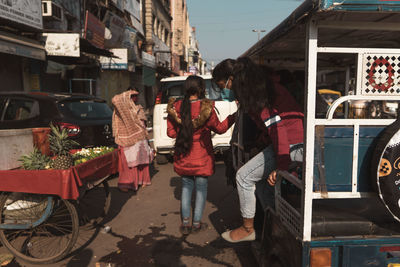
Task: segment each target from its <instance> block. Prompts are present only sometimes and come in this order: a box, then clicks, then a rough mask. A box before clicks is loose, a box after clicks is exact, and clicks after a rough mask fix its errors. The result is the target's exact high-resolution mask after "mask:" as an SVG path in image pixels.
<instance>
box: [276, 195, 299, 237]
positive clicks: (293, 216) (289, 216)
mask: <svg viewBox="0 0 400 267" xmlns="http://www.w3.org/2000/svg"><path fill="white" fill-rule="evenodd" d="M275 201H276V211H277V213H278V215H279V217H280V219H281V221H282V223H283V224H284V225H285V226H286V227H287V229H288V230H289V231H290V232H291V233H292V234H293V235H295V236H296V237H298V238H300V237H301V236H302V233H301V216H300V213H299V212H298V211H297V210H296V209H295V208H293V207H292V206H291V205H290V204H289V203H287V201H286V200H284V199H283V198H282V197H281V196H280V195H277V196H275Z"/></svg>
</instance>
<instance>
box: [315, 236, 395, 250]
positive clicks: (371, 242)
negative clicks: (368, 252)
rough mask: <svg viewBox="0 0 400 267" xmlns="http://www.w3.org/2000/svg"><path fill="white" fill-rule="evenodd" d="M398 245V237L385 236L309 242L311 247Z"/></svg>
mask: <svg viewBox="0 0 400 267" xmlns="http://www.w3.org/2000/svg"><path fill="white" fill-rule="evenodd" d="M374 244H379V245H392V244H397V245H400V237H385V238H378V237H377V238H372V237H370V238H368V239H367V238H365V239H355V238H354V239H344V238H342V239H329V240H316V241H311V242H310V247H311V248H316V247H332V246H350V245H351V246H354V245H360V246H367V245H374Z"/></svg>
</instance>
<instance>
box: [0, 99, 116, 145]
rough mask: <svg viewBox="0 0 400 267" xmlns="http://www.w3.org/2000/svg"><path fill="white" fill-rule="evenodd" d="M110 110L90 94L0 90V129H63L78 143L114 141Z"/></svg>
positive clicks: (106, 143)
mask: <svg viewBox="0 0 400 267" xmlns="http://www.w3.org/2000/svg"><path fill="white" fill-rule="evenodd" d="M111 121H112V110H111V109H110V107H109V106H108V105H107V103H106V101H105V100H103V99H100V98H97V97H94V96H89V95H79V94H56V93H43V92H0V129H20V128H39V127H49V124H50V122H53V123H54V124H56V125H58V126H60V127H61V128H65V129H67V132H68V135H69V136H70V137H71V139H73V140H75V141H77V142H78V143H79V144H80V145H81V146H82V147H92V146H102V145H105V146H109V145H114V141H113V138H112V129H111Z"/></svg>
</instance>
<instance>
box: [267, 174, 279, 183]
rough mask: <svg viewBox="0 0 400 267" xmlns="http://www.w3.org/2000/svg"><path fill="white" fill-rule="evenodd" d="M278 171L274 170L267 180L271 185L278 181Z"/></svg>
mask: <svg viewBox="0 0 400 267" xmlns="http://www.w3.org/2000/svg"><path fill="white" fill-rule="evenodd" d="M276 171H277V170H273V171H272V172H271V173H270V174H269V176H268V179H267V181H268V183H269V185H270V186H275V183H276Z"/></svg>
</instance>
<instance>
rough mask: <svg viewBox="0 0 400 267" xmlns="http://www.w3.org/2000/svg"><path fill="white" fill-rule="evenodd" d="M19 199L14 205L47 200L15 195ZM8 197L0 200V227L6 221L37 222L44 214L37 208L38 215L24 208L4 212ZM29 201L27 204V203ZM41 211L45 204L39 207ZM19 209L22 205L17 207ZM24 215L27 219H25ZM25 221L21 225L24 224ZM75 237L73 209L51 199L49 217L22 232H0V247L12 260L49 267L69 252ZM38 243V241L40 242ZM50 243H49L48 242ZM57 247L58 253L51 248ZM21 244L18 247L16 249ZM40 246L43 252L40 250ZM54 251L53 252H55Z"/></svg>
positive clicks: (58, 199) (75, 223) (7, 195)
mask: <svg viewBox="0 0 400 267" xmlns="http://www.w3.org/2000/svg"><path fill="white" fill-rule="evenodd" d="M19 194H20V195H21V196H19V197H18V199H17V200H16V201H15V202H14V203H17V202H18V201H21V203H23V201H28V199H32V196H35V198H36V199H38V198H39V199H41V201H46V203H47V196H45V195H34V194H25V193H22V194H21V193H19ZM9 196H11V194H2V195H1V196H0V208H1V210H0V220H1V223H5V222H7V220H12V221H13V223H15V221H18V220H20V221H21V222H25V221H29V220H32V221H34V220H37V219H38V218H40V216H41V215H42V214H43V212H44V208H40V212H41V213H40V214H35V213H37V210H38V208H36V211H34V209H33V208H32V207H28V208H26V207H25V206H24V207H23V208H20V209H16V210H14V211H9V210H7V208H6V206H7V205H6V201H7V199H9ZM29 201H30V200H29ZM40 203H41V204H39V205H43V206H44V207H45V206H46V204H42V202H40ZM21 207H22V205H21ZM24 215H27V216H28V215H31V216H33V217H31V218H29V217H27V216H25V217H24ZM24 220H25V221H24ZM78 234H79V221H78V214H77V211H76V208H75V206H74V205H73V204H71V203H70V202H69V201H68V200H64V199H61V198H59V197H55V198H54V199H53V211H52V214H51V215H50V216H49V218H47V220H46V221H44V222H43V223H42V224H40V225H38V226H36V227H34V228H31V229H25V230H0V240H1V242H2V244H3V245H4V246H5V247H6V248H7V249H8V250H9V251H10V252H11V253H12V254H14V256H15V257H17V258H19V259H21V260H23V261H25V262H28V263H33V264H49V263H55V262H57V261H59V260H61V259H63V258H64V257H65V256H67V255H68V253H69V252H70V251H71V250H72V248H73V246H74V245H75V242H76V240H77V238H78ZM64 237H66V238H65V241H63V242H60V241H58V242H54V240H63V239H62V238H64ZM41 239H42V240H41ZM51 239H53V240H51ZM55 243H57V244H59V245H60V246H62V247H60V248H59V250H57V247H56V246H54V244H55ZM18 244H21V245H18ZM40 245H43V246H44V247H43V248H40ZM56 250H57V251H56ZM52 251H56V252H55V253H53V254H52V255H43V257H42V255H38V254H40V252H43V253H50V254H51V252H52Z"/></svg>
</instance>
